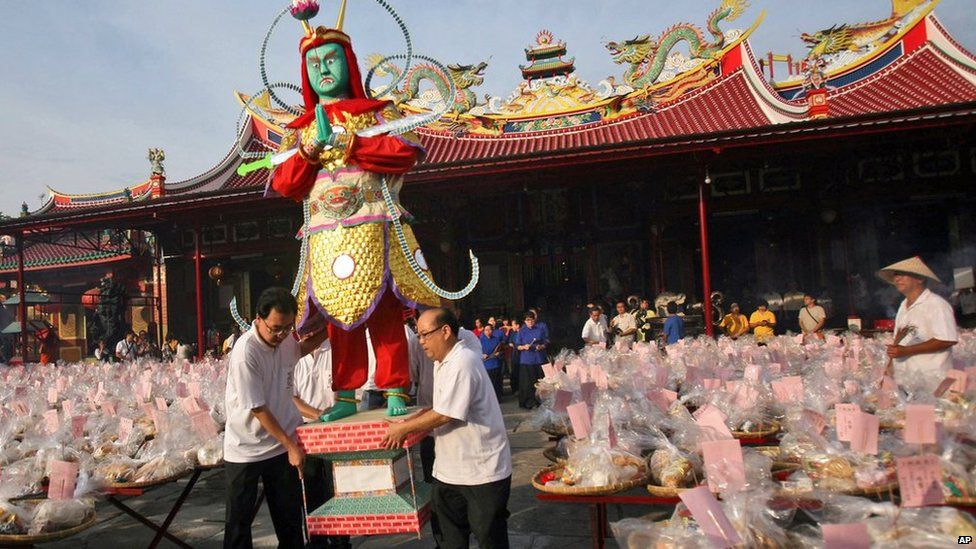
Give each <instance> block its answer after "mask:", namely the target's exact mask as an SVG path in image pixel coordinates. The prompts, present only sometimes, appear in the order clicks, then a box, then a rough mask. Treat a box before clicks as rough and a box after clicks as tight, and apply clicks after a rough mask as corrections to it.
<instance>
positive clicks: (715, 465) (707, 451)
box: [701, 439, 746, 493]
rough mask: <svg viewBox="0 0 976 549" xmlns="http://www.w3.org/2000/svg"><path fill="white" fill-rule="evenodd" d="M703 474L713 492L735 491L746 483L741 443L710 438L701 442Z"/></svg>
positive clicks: (733, 440)
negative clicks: (703, 462) (710, 439)
mask: <svg viewBox="0 0 976 549" xmlns="http://www.w3.org/2000/svg"><path fill="white" fill-rule="evenodd" d="M701 447H702V455H703V456H704V458H705V475H706V476H707V477H708V487H709V489H711V490H712V491H713V492H716V493H718V492H725V491H737V490H741V489H742V488H744V487H745V485H746V468H745V465H744V464H743V461H742V445H741V444H740V443H739V441H738V440H735V439H732V440H712V441H706V442H702V443H701Z"/></svg>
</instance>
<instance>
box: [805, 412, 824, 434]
mask: <svg viewBox="0 0 976 549" xmlns="http://www.w3.org/2000/svg"><path fill="white" fill-rule="evenodd" d="M801 416H802V417H803V420H804V421H806V422H807V424H808V425H809V426H810V427H811V428H812V429H813V430H814V431H815V432H816V433H817V434H818V435H820V434H823V431H824V428H825V427H826V426H827V420H826V419H824V417H823V416H822V415H821V414H820V413H818V412H814V411H813V410H803V413H802V414H801Z"/></svg>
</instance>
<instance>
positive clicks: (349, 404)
mask: <svg viewBox="0 0 976 549" xmlns="http://www.w3.org/2000/svg"><path fill="white" fill-rule="evenodd" d="M358 402H359V401H358V400H356V391H339V392H338V393H336V403H335V405H334V406H332V408H329V411H328V412H326V413H324V414H322V417H320V418H319V419H320V420H321V421H325V422H329V421H335V420H337V419H342V418H344V417H349V416H351V415H353V414H355V413H356V404H357V403H358Z"/></svg>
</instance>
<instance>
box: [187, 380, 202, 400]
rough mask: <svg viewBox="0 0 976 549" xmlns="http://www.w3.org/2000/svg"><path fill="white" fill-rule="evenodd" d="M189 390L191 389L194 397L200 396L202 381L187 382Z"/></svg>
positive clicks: (191, 394)
mask: <svg viewBox="0 0 976 549" xmlns="http://www.w3.org/2000/svg"><path fill="white" fill-rule="evenodd" d="M186 388H187V390H189V391H190V396H191V397H193V398H200V382H199V381H191V382H189V383H187V384H186Z"/></svg>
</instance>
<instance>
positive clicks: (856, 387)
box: [844, 379, 861, 396]
mask: <svg viewBox="0 0 976 549" xmlns="http://www.w3.org/2000/svg"><path fill="white" fill-rule="evenodd" d="M844 392H845V393H847V394H848V395H850V396H854V395H856V394H858V393H860V392H861V385H860V384H859V383H858V382H856V381H854V380H853V379H848V380H845V381H844Z"/></svg>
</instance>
